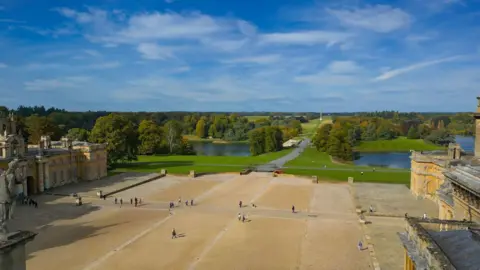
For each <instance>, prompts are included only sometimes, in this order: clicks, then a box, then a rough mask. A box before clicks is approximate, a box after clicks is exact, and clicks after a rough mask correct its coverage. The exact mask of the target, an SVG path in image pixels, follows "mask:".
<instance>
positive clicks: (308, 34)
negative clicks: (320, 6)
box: [260, 31, 352, 45]
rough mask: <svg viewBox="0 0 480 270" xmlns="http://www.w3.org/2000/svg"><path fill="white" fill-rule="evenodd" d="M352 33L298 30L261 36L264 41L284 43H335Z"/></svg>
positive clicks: (345, 38)
mask: <svg viewBox="0 0 480 270" xmlns="http://www.w3.org/2000/svg"><path fill="white" fill-rule="evenodd" d="M351 37H352V34H350V33H345V32H333V31H303V32H301V31H298V32H290V33H272V34H263V35H262V36H260V41H261V42H262V43H270V44H284V45H289V44H290V45H292V44H294V45H318V44H327V45H334V44H337V43H342V42H344V41H346V40H347V39H349V38H351Z"/></svg>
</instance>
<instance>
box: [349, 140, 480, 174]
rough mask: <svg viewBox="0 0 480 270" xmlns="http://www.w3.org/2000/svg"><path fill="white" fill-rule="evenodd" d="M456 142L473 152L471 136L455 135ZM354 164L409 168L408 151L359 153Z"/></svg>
mask: <svg viewBox="0 0 480 270" xmlns="http://www.w3.org/2000/svg"><path fill="white" fill-rule="evenodd" d="M456 141H457V143H459V144H460V145H461V146H462V148H463V149H464V150H465V151H467V152H473V148H474V145H475V144H474V140H473V137H464V136H457V137H456ZM355 165H362V166H374V167H388V168H404V169H410V153H396V152H387V153H360V158H359V159H357V160H355Z"/></svg>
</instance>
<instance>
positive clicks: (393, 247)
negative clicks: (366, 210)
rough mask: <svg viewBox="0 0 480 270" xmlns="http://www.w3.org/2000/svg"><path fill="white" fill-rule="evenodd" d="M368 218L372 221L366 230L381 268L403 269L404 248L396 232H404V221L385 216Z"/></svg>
mask: <svg viewBox="0 0 480 270" xmlns="http://www.w3.org/2000/svg"><path fill="white" fill-rule="evenodd" d="M369 220H370V221H371V222H372V223H371V224H369V225H368V226H367V232H368V234H369V235H370V237H371V241H372V244H373V245H374V247H375V253H376V255H377V259H378V262H379V263H380V266H381V267H382V269H389V270H390V269H391V270H401V269H403V264H404V260H405V258H404V256H405V255H404V252H405V250H404V248H403V245H402V243H401V242H400V241H399V239H398V235H397V232H405V221H404V220H403V219H402V218H386V217H369Z"/></svg>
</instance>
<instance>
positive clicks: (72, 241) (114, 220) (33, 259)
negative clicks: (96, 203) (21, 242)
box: [26, 208, 168, 270]
mask: <svg viewBox="0 0 480 270" xmlns="http://www.w3.org/2000/svg"><path fill="white" fill-rule="evenodd" d="M167 215H168V213H167V212H165V211H162V212H161V211H155V212H153V211H151V212H147V211H142V212H140V211H134V210H120V209H113V208H112V209H108V210H102V211H101V212H96V213H94V214H91V215H86V216H83V217H81V218H78V219H74V220H62V221H58V222H54V223H53V224H51V225H49V226H47V227H44V228H43V229H41V230H40V231H39V233H38V235H37V237H36V238H35V240H34V241H32V242H31V243H30V244H28V245H27V250H26V252H27V254H29V255H28V260H27V269H29V270H35V269H38V270H44V269H49V270H56V269H58V270H62V269H83V268H84V267H85V266H86V265H87V264H88V263H90V262H92V261H94V260H96V259H97V257H98V256H101V254H105V253H107V252H109V251H110V250H112V249H114V248H116V247H117V246H119V245H120V244H121V243H123V242H124V241H126V240H127V239H129V238H131V237H133V236H135V235H136V234H138V233H139V232H141V231H142V230H144V229H145V228H146V226H148V225H149V224H151V223H152V222H154V221H155V220H158V219H163V218H165V217H166V216H167Z"/></svg>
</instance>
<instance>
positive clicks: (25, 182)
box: [22, 164, 37, 195]
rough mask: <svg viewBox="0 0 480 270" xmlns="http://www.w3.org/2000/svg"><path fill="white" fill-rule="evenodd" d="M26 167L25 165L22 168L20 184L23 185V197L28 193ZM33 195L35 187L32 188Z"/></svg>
mask: <svg viewBox="0 0 480 270" xmlns="http://www.w3.org/2000/svg"><path fill="white" fill-rule="evenodd" d="M27 166H28V164H25V166H23V167H22V174H23V179H22V184H23V190H24V193H25V195H26V194H27V192H28V182H27ZM33 190H34V193H35V191H36V190H37V189H36V187H34V188H33Z"/></svg>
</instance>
